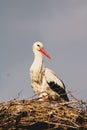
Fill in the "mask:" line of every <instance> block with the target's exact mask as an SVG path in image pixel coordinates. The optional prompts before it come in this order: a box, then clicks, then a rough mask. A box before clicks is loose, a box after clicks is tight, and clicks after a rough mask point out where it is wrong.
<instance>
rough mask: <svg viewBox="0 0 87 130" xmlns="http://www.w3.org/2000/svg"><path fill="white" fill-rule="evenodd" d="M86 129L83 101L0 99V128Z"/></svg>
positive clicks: (86, 107)
mask: <svg viewBox="0 0 87 130" xmlns="http://www.w3.org/2000/svg"><path fill="white" fill-rule="evenodd" d="M28 129H29V130H36V129H37V130H80V129H81V130H83V129H84V130H86V129H87V103H85V102H82V101H79V100H71V101H70V102H61V103H60V102H57V101H50V102H44V101H39V100H38V99H27V100H17V99H14V100H11V101H7V102H4V103H0V130H28Z"/></svg>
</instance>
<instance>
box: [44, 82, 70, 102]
mask: <svg viewBox="0 0 87 130" xmlns="http://www.w3.org/2000/svg"><path fill="white" fill-rule="evenodd" d="M47 83H48V85H49V86H50V88H51V89H52V90H53V91H55V92H56V93H58V94H59V95H60V97H61V98H63V99H64V100H65V101H69V98H68V96H67V94H66V91H65V89H64V88H65V87H64V88H62V87H60V86H59V85H58V84H56V83H55V82H47Z"/></svg>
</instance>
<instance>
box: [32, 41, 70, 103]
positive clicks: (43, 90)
mask: <svg viewBox="0 0 87 130" xmlns="http://www.w3.org/2000/svg"><path fill="white" fill-rule="evenodd" d="M33 52H34V56H35V57H34V62H33V64H32V66H31V68H30V77H31V86H32V88H33V90H34V91H35V93H37V94H38V95H39V96H40V97H41V99H43V100H60V99H63V100H64V101H69V99H68V96H67V94H66V91H65V85H64V83H63V82H62V81H61V80H60V79H59V78H58V77H57V76H56V74H55V73H54V72H53V71H52V70H50V69H48V68H46V67H45V66H44V64H43V58H42V53H44V54H45V55H46V56H47V57H48V58H49V59H51V57H50V56H49V54H48V53H47V52H46V51H45V50H44V48H43V44H42V43H41V42H35V43H34V45H33ZM41 52H42V53H41Z"/></svg>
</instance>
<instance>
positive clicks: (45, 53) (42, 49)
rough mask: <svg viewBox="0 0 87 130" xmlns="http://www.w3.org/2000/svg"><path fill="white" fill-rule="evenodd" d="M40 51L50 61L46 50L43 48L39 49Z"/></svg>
mask: <svg viewBox="0 0 87 130" xmlns="http://www.w3.org/2000/svg"><path fill="white" fill-rule="evenodd" d="M40 51H41V52H42V53H43V54H44V55H45V56H47V57H48V58H49V59H51V56H50V55H49V54H48V53H47V52H46V50H45V49H44V48H41V49H40Z"/></svg>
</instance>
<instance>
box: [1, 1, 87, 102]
mask: <svg viewBox="0 0 87 130" xmlns="http://www.w3.org/2000/svg"><path fill="white" fill-rule="evenodd" d="M36 41H41V42H43V44H44V47H45V49H46V50H47V52H48V53H49V54H50V55H51V56H52V60H48V59H47V58H46V57H44V62H45V63H44V64H45V66H47V67H48V68H50V69H52V70H54V71H55V73H56V74H57V75H58V76H59V77H60V78H61V79H62V80H63V82H64V83H65V85H66V88H67V90H69V91H72V94H73V95H74V96H75V97H76V98H78V99H82V100H84V101H87V0H14V1H12V0H8V1H7V0H1V1H0V102H3V101H7V100H11V99H14V98H20V99H25V98H29V97H32V96H33V95H34V93H33V90H32V88H31V86H30V77H29V68H30V66H31V64H32V62H33V52H32V45H33V43H34V42H36Z"/></svg>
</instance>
